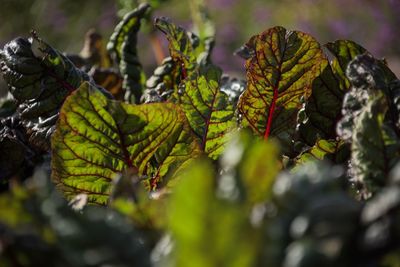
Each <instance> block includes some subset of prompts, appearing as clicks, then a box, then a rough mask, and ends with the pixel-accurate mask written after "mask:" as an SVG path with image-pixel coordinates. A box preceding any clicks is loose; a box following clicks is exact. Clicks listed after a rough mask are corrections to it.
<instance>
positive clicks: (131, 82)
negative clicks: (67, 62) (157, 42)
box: [107, 4, 150, 103]
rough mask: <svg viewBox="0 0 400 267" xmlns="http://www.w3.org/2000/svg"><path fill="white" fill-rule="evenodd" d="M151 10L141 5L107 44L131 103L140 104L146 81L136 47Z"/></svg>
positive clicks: (118, 27)
mask: <svg viewBox="0 0 400 267" xmlns="http://www.w3.org/2000/svg"><path fill="white" fill-rule="evenodd" d="M149 9H150V5H148V4H141V5H140V6H139V7H138V8H136V9H134V10H133V11H131V12H129V13H128V14H126V15H125V16H124V17H123V19H122V20H121V22H120V23H119V24H118V25H117V26H116V27H115V29H114V33H113V34H112V35H111V37H110V40H109V42H108V44H107V50H108V51H109V52H110V54H111V55H112V57H113V58H114V60H115V61H116V63H117V64H118V65H119V70H120V72H121V75H122V77H123V78H124V81H123V88H124V89H125V100H126V101H128V102H131V103H139V100H140V97H141V95H142V93H143V88H144V84H145V81H146V79H145V75H144V72H143V69H142V65H141V64H140V62H139V58H138V51H137V48H136V46H137V33H138V31H139V29H140V21H141V19H142V18H143V17H144V16H145V15H146V13H147V12H148V11H149Z"/></svg>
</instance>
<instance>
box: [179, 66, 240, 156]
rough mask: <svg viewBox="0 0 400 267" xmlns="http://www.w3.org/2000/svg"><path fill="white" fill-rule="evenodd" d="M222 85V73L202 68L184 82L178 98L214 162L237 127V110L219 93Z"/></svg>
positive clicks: (214, 69) (201, 143)
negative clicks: (230, 133) (235, 114)
mask: <svg viewBox="0 0 400 267" xmlns="http://www.w3.org/2000/svg"><path fill="white" fill-rule="evenodd" d="M220 81H221V70H219V69H218V68H216V67H213V66H210V67H206V68H203V69H201V70H200V71H199V72H198V73H193V74H192V75H191V76H189V77H188V79H186V80H185V81H184V86H183V88H182V89H181V91H182V93H181V96H180V97H179V102H180V106H181V107H182V110H183V111H184V112H185V115H186V117H187V118H188V121H189V124H190V127H191V128H192V130H193V132H194V133H195V134H196V136H197V137H198V138H199V139H200V146H201V148H202V149H203V150H204V151H205V152H206V153H207V155H208V156H209V157H211V158H213V159H216V158H217V157H218V156H219V155H220V154H221V152H222V151H223V149H224V146H225V143H226V141H227V140H228V133H229V132H230V131H231V130H232V129H233V127H234V126H235V125H236V119H235V117H234V112H235V111H234V108H233V106H232V104H231V103H230V101H229V98H228V96H227V95H226V94H225V93H223V92H222V91H221V90H220Z"/></svg>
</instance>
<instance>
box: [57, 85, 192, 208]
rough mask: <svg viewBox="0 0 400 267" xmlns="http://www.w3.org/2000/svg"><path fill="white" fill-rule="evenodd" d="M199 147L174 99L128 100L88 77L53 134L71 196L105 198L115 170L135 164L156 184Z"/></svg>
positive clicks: (61, 177) (62, 184)
mask: <svg viewBox="0 0 400 267" xmlns="http://www.w3.org/2000/svg"><path fill="white" fill-rule="evenodd" d="M199 152H200V150H199V147H198V144H197V142H196V141H195V140H194V138H193V137H192V136H191V132H190V128H189V127H188V125H187V122H186V118H185V116H184V114H183V113H182V112H181V111H180V110H179V108H178V107H176V106H175V105H174V104H146V105H139V106H135V105H129V104H125V103H121V102H117V101H114V100H109V99H107V98H106V97H105V96H104V95H102V94H101V93H100V92H99V91H98V90H96V89H95V88H93V87H92V86H90V84H88V83H85V84H83V85H82V86H81V88H80V89H79V90H77V91H76V92H75V93H73V94H72V95H71V96H70V97H69V98H68V99H67V100H66V102H65V104H64V105H63V108H62V110H61V113H60V120H59V123H58V127H57V129H56V132H55V134H54V136H53V138H52V177H53V179H54V181H55V182H56V183H57V185H58V187H59V188H60V189H62V191H64V192H65V194H66V196H67V197H68V198H71V197H73V196H74V195H76V194H79V193H83V192H84V193H87V194H88V195H89V201H90V202H97V203H106V202H107V199H108V195H109V193H110V190H111V181H112V180H113V179H115V175H116V174H117V173H119V172H122V171H124V170H126V169H129V168H133V169H135V170H137V171H138V173H139V175H148V177H149V183H150V186H151V188H155V187H157V186H158V185H159V183H161V182H162V181H163V179H165V178H167V177H170V176H172V175H173V173H175V172H176V171H177V170H179V169H180V168H182V167H183V166H184V165H185V164H187V162H188V161H190V160H191V159H192V158H194V157H196V156H197V155H198V153H199Z"/></svg>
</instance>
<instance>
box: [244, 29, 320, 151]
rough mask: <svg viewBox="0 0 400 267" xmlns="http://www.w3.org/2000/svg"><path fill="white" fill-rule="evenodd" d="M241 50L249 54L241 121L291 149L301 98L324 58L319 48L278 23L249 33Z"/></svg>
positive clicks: (256, 132) (305, 36) (313, 42)
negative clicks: (264, 29)
mask: <svg viewBox="0 0 400 267" xmlns="http://www.w3.org/2000/svg"><path fill="white" fill-rule="evenodd" d="M244 50H246V51H247V54H249V55H250V56H249V58H248V59H247V61H246V70H247V74H246V78H247V88H246V90H245V91H244V92H243V94H242V95H241V97H240V99H239V103H238V109H239V112H240V114H241V115H242V125H243V126H244V127H249V128H251V129H252V130H253V132H254V133H255V134H256V135H260V136H263V137H264V138H265V139H267V138H268V137H269V136H270V135H271V136H274V137H276V138H278V139H279V140H281V143H282V145H283V147H284V151H285V152H287V151H291V149H290V146H291V144H290V143H291V140H292V139H293V135H294V132H295V123H296V118H297V113H298V111H299V109H300V108H301V106H302V102H303V100H302V99H304V98H305V99H307V98H308V97H309V96H310V94H311V83H312V81H313V79H314V78H315V77H318V75H319V74H320V72H321V66H322V64H324V61H325V58H324V55H323V53H322V50H321V48H320V46H319V44H318V43H317V42H316V41H315V39H314V38H312V37H311V36H309V35H307V34H304V33H302V32H297V31H294V32H288V31H287V30H286V29H285V28H282V27H275V28H271V29H269V30H267V31H265V32H263V33H261V34H259V35H255V36H253V37H252V38H251V39H250V41H249V42H247V43H246V45H245V47H244Z"/></svg>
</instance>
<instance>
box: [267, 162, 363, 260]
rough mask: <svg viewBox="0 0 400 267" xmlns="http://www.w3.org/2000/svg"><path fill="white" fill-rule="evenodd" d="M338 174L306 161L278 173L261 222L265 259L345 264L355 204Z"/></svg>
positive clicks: (358, 206) (357, 212) (358, 208)
mask: <svg viewBox="0 0 400 267" xmlns="http://www.w3.org/2000/svg"><path fill="white" fill-rule="evenodd" d="M342 175H343V170H341V169H340V168H338V167H330V166H328V165H327V164H321V163H318V162H311V163H307V164H305V165H302V166H300V168H298V169H297V170H296V171H295V172H293V173H283V174H281V175H280V176H278V178H277V180H276V182H275V185H274V190H273V197H272V199H273V201H272V203H270V204H269V205H271V207H270V209H272V210H273V212H272V213H271V215H270V216H269V217H268V216H267V217H266V218H265V224H264V226H265V228H264V229H265V232H264V242H265V243H264V251H263V252H264V254H263V260H262V262H263V263H264V264H265V265H270V266H296V267H300V266H348V264H349V262H351V256H353V254H355V253H356V252H355V251H354V250H355V249H354V248H355V242H354V240H356V238H355V233H356V231H357V230H358V229H359V228H358V226H359V225H358V218H359V216H360V212H361V204H360V203H358V202H357V201H356V200H354V199H353V198H351V197H350V196H348V195H347V192H346V190H345V189H344V187H343V184H344V180H343V177H342ZM333 211H334V212H333Z"/></svg>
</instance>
